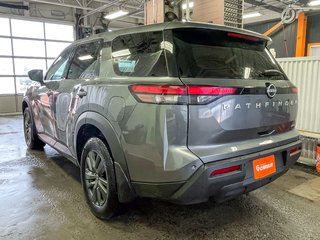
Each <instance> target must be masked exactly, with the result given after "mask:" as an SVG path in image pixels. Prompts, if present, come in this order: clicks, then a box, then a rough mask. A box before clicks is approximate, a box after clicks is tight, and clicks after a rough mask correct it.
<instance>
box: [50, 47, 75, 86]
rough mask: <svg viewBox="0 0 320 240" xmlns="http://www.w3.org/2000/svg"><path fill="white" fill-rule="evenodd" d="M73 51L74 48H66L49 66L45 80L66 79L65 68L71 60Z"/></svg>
mask: <svg viewBox="0 0 320 240" xmlns="http://www.w3.org/2000/svg"><path fill="white" fill-rule="evenodd" d="M71 52H72V48H67V49H66V50H64V51H63V52H62V53H61V55H60V56H59V57H57V58H56V60H55V61H54V62H53V64H52V65H51V67H50V68H49V70H48V72H47V74H46V77H45V80H61V79H64V78H65V77H66V76H65V69H66V66H67V63H68V60H69V56H70V54H71Z"/></svg>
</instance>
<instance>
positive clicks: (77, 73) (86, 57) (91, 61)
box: [67, 41, 101, 79]
mask: <svg viewBox="0 0 320 240" xmlns="http://www.w3.org/2000/svg"><path fill="white" fill-rule="evenodd" d="M100 46H101V41H95V42H90V43H85V44H82V45H80V46H78V47H77V49H76V52H75V54H74V57H73V59H72V62H71V64H70V68H69V70H68V76H67V78H68V79H78V78H94V77H96V76H98V75H99V63H98V56H99V52H100Z"/></svg>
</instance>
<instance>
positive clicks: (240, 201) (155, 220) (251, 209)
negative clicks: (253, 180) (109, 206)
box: [31, 152, 285, 239]
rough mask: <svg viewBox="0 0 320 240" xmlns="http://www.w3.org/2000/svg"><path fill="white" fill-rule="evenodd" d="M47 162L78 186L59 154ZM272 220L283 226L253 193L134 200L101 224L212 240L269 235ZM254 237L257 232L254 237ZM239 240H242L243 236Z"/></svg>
mask: <svg viewBox="0 0 320 240" xmlns="http://www.w3.org/2000/svg"><path fill="white" fill-rule="evenodd" d="M31 154H32V152H31ZM37 155H39V154H37ZM45 155H46V153H44V156H45ZM39 156H40V155H39ZM47 158H48V160H50V161H52V163H53V164H55V165H56V166H58V167H59V168H60V169H61V170H63V172H64V173H65V174H66V175H68V176H70V177H71V178H73V179H74V180H76V181H77V182H78V183H79V184H81V180H80V171H79V168H78V167H77V166H75V165H74V164H73V163H72V162H70V161H69V160H67V159H66V158H64V157H62V156H61V155H59V154H52V155H51V154H50V155H49V156H48V155H47ZM43 161H44V160H43ZM57 187H58V186H57ZM79 189H81V188H79ZM258 191H260V190H258ZM275 218H276V219H277V221H283V222H285V219H284V218H283V216H281V215H280V214H279V212H278V211H276V209H275V208H273V207H272V206H270V205H267V204H266V203H265V202H264V201H262V200H261V198H260V197H258V196H256V194H255V193H253V194H250V195H249V196H246V195H244V196H240V197H239V198H237V199H234V200H231V201H228V202H225V203H222V204H216V203H215V202H214V201H208V202H207V203H202V204H197V205H189V206H181V205H175V204H171V203H167V202H163V201H159V200H153V199H137V200H135V201H133V202H132V203H129V204H123V205H121V209H120V211H119V214H118V215H117V216H115V217H114V218H113V219H111V220H108V221H104V224H107V225H108V226H112V227H113V228H116V229H119V230H121V231H125V232H129V233H135V232H136V231H137V230H139V231H140V230H141V229H143V228H148V230H150V229H153V230H154V231H156V232H161V233H163V238H161V239H195V238H196V239H201V238H208V237H209V236H210V238H212V239H214V238H219V237H221V236H223V235H221V234H224V233H225V234H227V235H228V236H229V237H231V239H233V238H235V237H236V236H238V235H237V234H239V233H233V232H232V231H230V229H233V228H236V227H238V228H241V229H242V228H252V229H251V231H253V232H255V231H257V227H256V226H259V231H261V232H265V234H269V232H270V225H269V226H267V225H268V224H267V223H266V222H269V224H271V223H272V222H274V219H275ZM272 228H273V230H278V231H277V232H281V231H282V230H281V227H280V225H274V226H272ZM241 234H242V233H241ZM258 235H259V233H258V232H257V233H256V234H255V236H258ZM243 239H246V238H245V235H244V238H243Z"/></svg>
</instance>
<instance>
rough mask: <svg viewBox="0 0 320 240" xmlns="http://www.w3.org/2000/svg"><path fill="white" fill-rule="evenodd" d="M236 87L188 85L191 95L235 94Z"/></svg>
mask: <svg viewBox="0 0 320 240" xmlns="http://www.w3.org/2000/svg"><path fill="white" fill-rule="evenodd" d="M236 91H237V89H236V88H224V87H204V86H190V87H188V94H189V95H227V94H235V93H236Z"/></svg>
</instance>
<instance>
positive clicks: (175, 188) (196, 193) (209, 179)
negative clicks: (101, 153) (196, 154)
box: [133, 141, 301, 204]
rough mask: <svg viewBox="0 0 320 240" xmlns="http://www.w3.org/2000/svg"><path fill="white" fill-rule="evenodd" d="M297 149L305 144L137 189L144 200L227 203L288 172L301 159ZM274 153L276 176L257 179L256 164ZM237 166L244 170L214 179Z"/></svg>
mask: <svg viewBox="0 0 320 240" xmlns="http://www.w3.org/2000/svg"><path fill="white" fill-rule="evenodd" d="M296 147H301V141H296V142H293V143H290V144H286V145H282V146H279V147H276V148H273V149H268V150H265V151H261V152H258V153H254V154H249V155H245V156H240V157H235V158H230V159H226V160H221V161H217V162H214V163H208V164H204V165H203V166H202V167H200V168H199V169H198V170H197V172H196V173H195V174H194V175H193V176H192V177H191V178H190V179H189V180H188V181H186V182H180V183H165V184H150V183H133V186H134V188H135V190H136V192H137V194H138V195H139V196H141V197H153V198H160V199H163V200H167V201H170V202H174V203H178V204H196V203H201V202H206V201H208V199H209V198H210V197H213V198H214V200H215V201H217V202H223V201H226V200H229V199H232V198H235V197H237V196H238V195H241V194H243V193H247V192H250V191H252V190H254V189H257V188H259V187H262V186H263V185H266V184H268V183H270V182H272V181H274V180H275V179H277V178H278V177H280V176H281V175H283V174H284V173H285V172H287V171H288V170H289V168H290V167H291V166H292V165H293V164H294V163H295V162H296V161H297V160H298V158H299V157H300V152H297V153H295V154H293V155H291V156H290V150H291V149H294V148H296ZM272 154H274V155H275V161H276V173H274V174H272V175H270V176H267V177H265V178H262V179H259V180H255V179H254V177H253V167H252V161H253V160H255V159H258V158H261V157H264V156H269V155H272ZM235 165H241V169H240V170H238V171H234V172H231V173H226V174H222V175H217V176H211V173H212V171H214V170H217V169H221V168H226V167H230V166H235Z"/></svg>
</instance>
